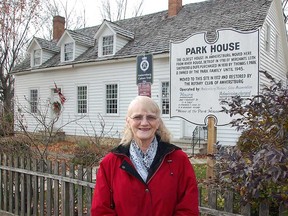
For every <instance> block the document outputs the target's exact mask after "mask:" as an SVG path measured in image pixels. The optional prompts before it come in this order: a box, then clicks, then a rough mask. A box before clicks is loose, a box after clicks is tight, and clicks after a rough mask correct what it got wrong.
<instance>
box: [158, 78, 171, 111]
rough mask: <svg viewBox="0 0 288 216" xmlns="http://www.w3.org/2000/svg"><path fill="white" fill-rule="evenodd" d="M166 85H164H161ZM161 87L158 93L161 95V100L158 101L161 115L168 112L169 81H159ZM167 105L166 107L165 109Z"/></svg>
mask: <svg viewBox="0 0 288 216" xmlns="http://www.w3.org/2000/svg"><path fill="white" fill-rule="evenodd" d="M163 85H166V86H163ZM160 86H161V89H160V91H161V92H160V95H161V101H160V103H161V104H160V107H161V113H162V115H169V114H170V82H169V81H161V83H160ZM167 105H168V109H167Z"/></svg>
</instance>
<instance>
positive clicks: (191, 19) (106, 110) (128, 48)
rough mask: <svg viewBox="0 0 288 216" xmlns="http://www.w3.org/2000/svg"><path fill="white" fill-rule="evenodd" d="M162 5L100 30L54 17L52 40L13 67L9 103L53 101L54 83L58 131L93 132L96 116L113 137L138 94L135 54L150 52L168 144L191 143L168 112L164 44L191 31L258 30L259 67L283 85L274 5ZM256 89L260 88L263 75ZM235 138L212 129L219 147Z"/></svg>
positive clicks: (272, 1)
mask: <svg viewBox="0 0 288 216" xmlns="http://www.w3.org/2000/svg"><path fill="white" fill-rule="evenodd" d="M167 4H168V10H165V11H161V12H157V13H153V14H149V15H144V16H140V17H133V18H129V19H125V20H119V21H116V22H110V21H106V20H104V21H103V23H102V24H101V25H98V26H93V27H87V28H83V29H77V30H69V29H65V19H64V18H63V17H60V16H56V17H54V18H53V40H51V41H48V40H44V39H41V38H37V37H34V38H33V39H32V41H31V43H30V45H29V47H28V50H27V52H28V54H29V55H28V56H29V58H27V59H26V60H24V61H23V62H22V63H21V64H19V65H17V67H15V68H14V75H15V100H16V103H15V104H16V105H17V104H21V105H22V106H27V107H28V108H29V109H30V111H31V112H32V113H33V112H37V108H39V107H37V106H40V101H45V100H46V101H47V100H50V101H51V103H53V102H54V101H56V100H59V97H58V95H57V91H55V84H54V82H55V83H56V84H57V87H58V88H59V90H60V89H61V92H62V94H63V95H64V96H65V98H66V101H65V103H64V105H63V106H62V107H61V112H62V113H61V115H60V119H59V121H58V122H57V124H58V127H61V126H62V125H64V124H66V123H67V122H69V121H72V122H71V123H70V124H67V125H66V126H65V127H64V128H63V131H64V132H65V133H66V134H69V135H87V134H90V135H93V134H94V133H95V132H94V130H96V131H98V132H99V133H100V129H101V127H100V124H98V123H97V122H99V116H101V117H102V118H103V119H104V122H105V128H106V130H107V131H106V132H108V131H109V134H110V135H112V134H113V135H114V136H116V137H120V136H121V132H122V130H123V127H124V124H125V115H126V110H127V106H128V104H129V102H130V101H131V99H133V98H134V97H135V96H136V95H138V93H139V88H138V85H137V79H138V78H139V77H137V56H139V55H148V54H152V58H153V71H152V84H151V92H150V93H151V97H152V98H153V99H154V100H155V101H156V102H157V103H158V104H159V106H160V107H161V109H162V118H163V120H164V122H165V123H166V125H167V126H168V128H169V129H170V131H171V133H172V134H173V139H174V141H175V142H176V141H179V140H180V141H181V140H185V139H186V140H187V138H188V139H189V138H190V139H191V137H192V133H193V131H194V129H195V128H196V125H193V124H191V123H190V122H188V121H186V120H185V119H183V118H179V117H173V118H172V117H170V114H169V112H170V111H169V107H170V104H172V103H173V101H171V100H170V96H169V95H170V60H169V58H170V57H169V56H170V53H169V52H170V43H171V41H181V40H184V39H185V38H188V37H190V35H192V34H195V33H197V32H207V34H208V35H210V37H213V34H215V32H216V31H217V30H218V29H222V28H229V29H235V30H237V31H253V30H257V29H259V69H260V70H266V71H268V72H269V73H270V74H271V75H273V76H274V77H275V78H276V79H281V80H283V81H284V82H286V79H287V71H288V59H287V57H288V55H287V54H288V48H287V35H286V27H285V23H284V16H283V11H282V8H281V1H280V0H208V1H204V2H199V3H192V4H186V5H182V1H181V0H180V1H179V0H167ZM150 64H152V62H150ZM266 82H267V81H266ZM259 83H260V84H261V83H265V79H264V77H263V76H260V82H259ZM146 87H147V86H146ZM142 90H143V89H142ZM148 91H149V86H148ZM144 92H145V91H144ZM146 93H147V92H146ZM15 110H17V109H15ZM50 115H54V113H50ZM80 117H83V118H81V119H80V120H78V121H77V122H73V120H74V119H78V118H80ZM25 122H26V124H27V126H28V129H29V130H31V131H33V130H35V128H36V127H37V125H36V123H35V121H34V120H33V118H31V117H29V115H26V116H25ZM91 124H93V126H92V125H91ZM36 129H37V128H36ZM39 130H40V128H39ZM238 136H239V133H238V132H236V131H235V130H234V129H233V128H232V129H231V127H230V126H221V127H218V128H217V140H218V141H219V142H220V143H222V144H226V145H234V144H235V143H236V140H237V137H238Z"/></svg>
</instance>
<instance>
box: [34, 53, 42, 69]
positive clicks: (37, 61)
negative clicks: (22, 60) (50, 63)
mask: <svg viewBox="0 0 288 216" xmlns="http://www.w3.org/2000/svg"><path fill="white" fill-rule="evenodd" d="M33 61H34V66H38V65H40V64H41V49H37V50H34V59H33Z"/></svg>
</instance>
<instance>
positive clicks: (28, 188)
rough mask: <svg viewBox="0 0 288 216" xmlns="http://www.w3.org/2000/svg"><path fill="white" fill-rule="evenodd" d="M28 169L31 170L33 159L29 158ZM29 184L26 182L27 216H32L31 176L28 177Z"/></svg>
mask: <svg viewBox="0 0 288 216" xmlns="http://www.w3.org/2000/svg"><path fill="white" fill-rule="evenodd" d="M26 169H27V170H31V159H30V158H28V159H27V160H26ZM26 179H27V182H26V188H27V207H26V208H27V215H31V200H32V192H33V189H32V178H31V175H27V178H26Z"/></svg>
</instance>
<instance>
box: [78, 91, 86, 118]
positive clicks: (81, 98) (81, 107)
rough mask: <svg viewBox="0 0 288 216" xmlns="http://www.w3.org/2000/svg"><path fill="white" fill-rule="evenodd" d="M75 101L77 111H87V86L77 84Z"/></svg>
mask: <svg viewBox="0 0 288 216" xmlns="http://www.w3.org/2000/svg"><path fill="white" fill-rule="evenodd" d="M77 103H78V105H77V112H78V113H87V86H78V89H77Z"/></svg>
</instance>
